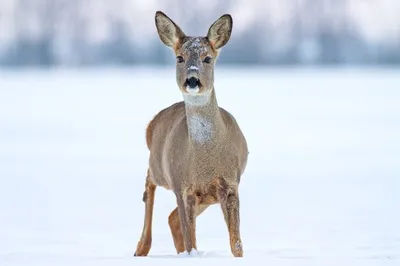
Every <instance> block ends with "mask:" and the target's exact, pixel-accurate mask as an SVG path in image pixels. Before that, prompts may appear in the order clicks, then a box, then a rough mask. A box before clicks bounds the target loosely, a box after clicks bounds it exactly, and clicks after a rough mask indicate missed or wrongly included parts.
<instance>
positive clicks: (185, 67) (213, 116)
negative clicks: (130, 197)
mask: <svg viewBox="0 0 400 266" xmlns="http://www.w3.org/2000/svg"><path fill="white" fill-rule="evenodd" d="M155 23H156V27H157V31H158V35H159V37H160V39H161V41H162V42H163V43H164V44H165V45H167V46H168V47H170V48H172V49H173V51H174V52H175V55H176V59H177V63H176V80H177V83H178V87H179V89H180V90H181V92H182V94H183V99H184V101H182V102H178V103H175V104H173V105H171V106H169V107H168V108H165V109H163V110H161V111H160V112H159V113H158V114H157V115H156V116H155V117H154V118H153V119H152V121H151V122H150V123H149V124H148V126H147V129H146V142H147V146H148V149H149V150H150V158H149V168H148V171H147V178H146V185H145V192H144V194H143V201H144V202H145V217H144V226H143V232H142V236H141V238H140V241H139V243H138V244H137V248H136V252H135V256H147V254H148V253H149V251H150V248H151V241H152V236H151V227H152V217H153V205H154V195H155V190H156V187H157V186H162V187H164V188H166V189H168V190H172V191H173V192H174V193H175V196H176V199H177V205H178V206H177V208H176V209H175V210H173V211H172V213H171V214H170V216H169V220H168V222H169V226H170V229H171V233H172V237H173V240H174V244H175V248H176V251H177V253H178V254H179V253H181V252H184V251H185V250H186V251H187V252H188V253H189V254H190V253H191V252H192V251H193V250H194V251H195V250H197V245H196V233H195V230H196V217H197V216H198V215H200V214H201V213H202V212H203V211H204V210H205V209H206V208H207V207H208V206H209V205H211V204H216V203H220V204H221V207H222V212H223V215H224V218H225V222H226V224H227V226H228V231H229V238H230V247H231V251H232V254H233V256H235V257H242V256H243V247H242V241H241V238H240V228H239V227H240V226H239V223H240V217H239V216H240V215H239V193H238V187H239V182H240V177H241V176H242V174H243V172H244V170H245V167H246V164H247V157H248V150H247V143H246V139H245V138H244V136H243V134H242V131H241V129H240V128H239V126H238V124H237V122H236V120H235V118H234V117H233V116H232V115H231V114H230V113H228V112H227V111H226V110H224V109H223V108H221V107H219V106H218V104H217V99H216V96H215V90H214V64H215V61H216V59H217V56H218V53H219V51H220V49H221V48H222V47H223V46H224V45H225V44H226V43H227V42H228V40H229V38H230V36H231V31H232V17H231V16H230V15H228V14H226V15H223V16H221V17H220V18H219V19H218V20H217V21H215V22H214V23H213V24H212V25H211V27H210V28H209V30H208V34H207V36H206V37H190V36H186V35H185V34H184V33H183V31H182V30H181V29H180V28H179V27H178V26H177V24H175V23H174V22H173V21H172V20H171V19H170V18H169V17H167V16H166V15H165V14H164V13H163V12H161V11H157V12H156V14H155Z"/></svg>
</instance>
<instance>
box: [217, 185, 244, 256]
mask: <svg viewBox="0 0 400 266" xmlns="http://www.w3.org/2000/svg"><path fill="white" fill-rule="evenodd" d="M221 207H222V212H223V213H224V218H225V222H226V224H227V226H228V230H229V239H230V245H231V251H232V254H233V256H235V257H243V247H242V240H241V239H240V215H239V196H238V193H237V191H233V192H229V194H228V195H227V196H226V198H225V199H223V200H222V202H221Z"/></svg>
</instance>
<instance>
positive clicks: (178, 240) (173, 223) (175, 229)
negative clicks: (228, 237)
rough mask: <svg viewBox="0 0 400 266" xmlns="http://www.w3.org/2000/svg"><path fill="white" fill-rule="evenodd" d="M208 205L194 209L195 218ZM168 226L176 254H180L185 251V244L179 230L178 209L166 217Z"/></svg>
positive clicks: (180, 229)
mask: <svg viewBox="0 0 400 266" xmlns="http://www.w3.org/2000/svg"><path fill="white" fill-rule="evenodd" d="M207 207H208V205H198V206H197V208H196V217H197V216H199V215H200V214H201V213H202V212H204V211H205V209H207ZM168 224H169V227H170V228H171V233H172V238H173V239H174V245H175V248H176V252H177V253H178V254H179V253H182V252H183V251H185V243H184V241H183V234H182V228H181V221H180V218H179V212H178V208H176V209H175V210H173V211H172V212H171V214H170V215H169V217H168Z"/></svg>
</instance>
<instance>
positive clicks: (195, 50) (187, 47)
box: [181, 37, 210, 56]
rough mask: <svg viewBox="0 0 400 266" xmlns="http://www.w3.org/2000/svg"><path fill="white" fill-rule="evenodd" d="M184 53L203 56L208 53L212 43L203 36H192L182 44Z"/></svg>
mask: <svg viewBox="0 0 400 266" xmlns="http://www.w3.org/2000/svg"><path fill="white" fill-rule="evenodd" d="M181 49H182V53H184V54H186V55H195V56H201V55H204V54H207V53H208V51H209V49H210V45H209V44H208V42H207V41H206V40H205V39H204V38H201V37H192V38H188V39H187V40H186V41H185V42H184V43H183V44H182V48H181Z"/></svg>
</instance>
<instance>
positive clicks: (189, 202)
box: [177, 195, 197, 253]
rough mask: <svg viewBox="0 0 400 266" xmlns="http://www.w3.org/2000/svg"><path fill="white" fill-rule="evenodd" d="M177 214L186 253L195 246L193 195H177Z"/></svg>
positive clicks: (195, 247) (194, 200) (195, 203)
mask: <svg viewBox="0 0 400 266" xmlns="http://www.w3.org/2000/svg"><path fill="white" fill-rule="evenodd" d="M177 203H178V213H179V218H180V222H181V228H182V234H183V241H184V244H185V249H186V251H187V252H188V253H190V252H191V251H192V249H197V246H196V215H195V214H196V213H195V212H196V207H197V206H196V205H197V202H196V197H195V196H193V195H177Z"/></svg>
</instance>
